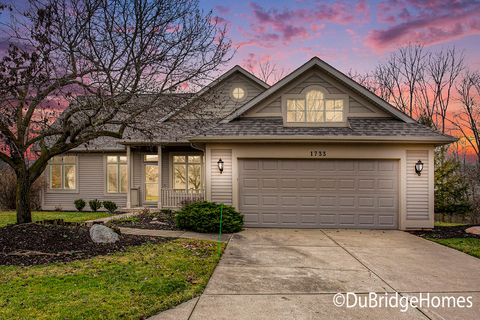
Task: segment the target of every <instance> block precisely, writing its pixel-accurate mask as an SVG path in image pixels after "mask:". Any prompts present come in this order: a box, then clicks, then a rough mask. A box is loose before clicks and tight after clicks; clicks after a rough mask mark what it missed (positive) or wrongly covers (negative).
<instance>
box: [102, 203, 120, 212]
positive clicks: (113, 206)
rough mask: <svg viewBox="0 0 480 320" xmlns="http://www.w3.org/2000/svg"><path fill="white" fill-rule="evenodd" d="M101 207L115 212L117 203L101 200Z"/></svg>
mask: <svg viewBox="0 0 480 320" xmlns="http://www.w3.org/2000/svg"><path fill="white" fill-rule="evenodd" d="M103 207H104V208H105V209H107V211H108V212H110V213H115V211H117V209H118V207H117V204H116V203H115V202H113V201H103Z"/></svg>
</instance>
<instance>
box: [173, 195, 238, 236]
mask: <svg viewBox="0 0 480 320" xmlns="http://www.w3.org/2000/svg"><path fill="white" fill-rule="evenodd" d="M222 221H223V223H222V231H223V232H226V233H230V232H238V231H240V230H242V227H243V216H242V215H241V214H240V213H238V212H237V211H235V209H234V208H233V207H232V206H227V205H223V220H222ZM175 222H176V224H177V227H179V228H181V229H186V230H191V231H196V232H218V231H219V225H220V204H218V203H215V202H208V201H202V202H195V203H191V204H187V205H186V206H184V207H183V208H182V209H181V210H180V211H178V212H177V215H176V217H175Z"/></svg>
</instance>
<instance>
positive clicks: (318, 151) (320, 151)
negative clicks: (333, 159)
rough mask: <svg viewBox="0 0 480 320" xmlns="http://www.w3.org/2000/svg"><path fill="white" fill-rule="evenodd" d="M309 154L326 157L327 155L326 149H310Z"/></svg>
mask: <svg viewBox="0 0 480 320" xmlns="http://www.w3.org/2000/svg"><path fill="white" fill-rule="evenodd" d="M310 156H311V157H326V156H327V151H325V150H312V151H310Z"/></svg>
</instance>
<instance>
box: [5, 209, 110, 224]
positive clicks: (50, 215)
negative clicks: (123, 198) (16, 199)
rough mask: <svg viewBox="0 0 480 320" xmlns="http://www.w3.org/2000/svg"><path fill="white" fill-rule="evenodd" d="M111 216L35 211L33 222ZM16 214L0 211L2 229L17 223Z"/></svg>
mask: <svg viewBox="0 0 480 320" xmlns="http://www.w3.org/2000/svg"><path fill="white" fill-rule="evenodd" d="M109 216H111V214H110V213H108V212H62V211H34V212H33V213H32V219H33V221H40V220H52V219H63V220H65V221H68V222H82V221H86V220H92V219H97V218H103V217H109ZM15 221H16V213H15V212H14V211H0V227H4V226H6V225H7V224H12V223H15Z"/></svg>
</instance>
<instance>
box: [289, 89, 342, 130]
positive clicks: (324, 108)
mask: <svg viewBox="0 0 480 320" xmlns="http://www.w3.org/2000/svg"><path fill="white" fill-rule="evenodd" d="M286 109H287V110H286V116H287V119H286V122H290V123H335V122H337V123H341V122H344V99H343V98H330V97H326V96H325V94H324V93H323V92H322V91H320V90H316V89H313V90H309V91H308V92H307V93H306V94H305V96H304V97H301V98H300V97H299V98H293V99H291V98H289V99H287V103H286Z"/></svg>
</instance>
